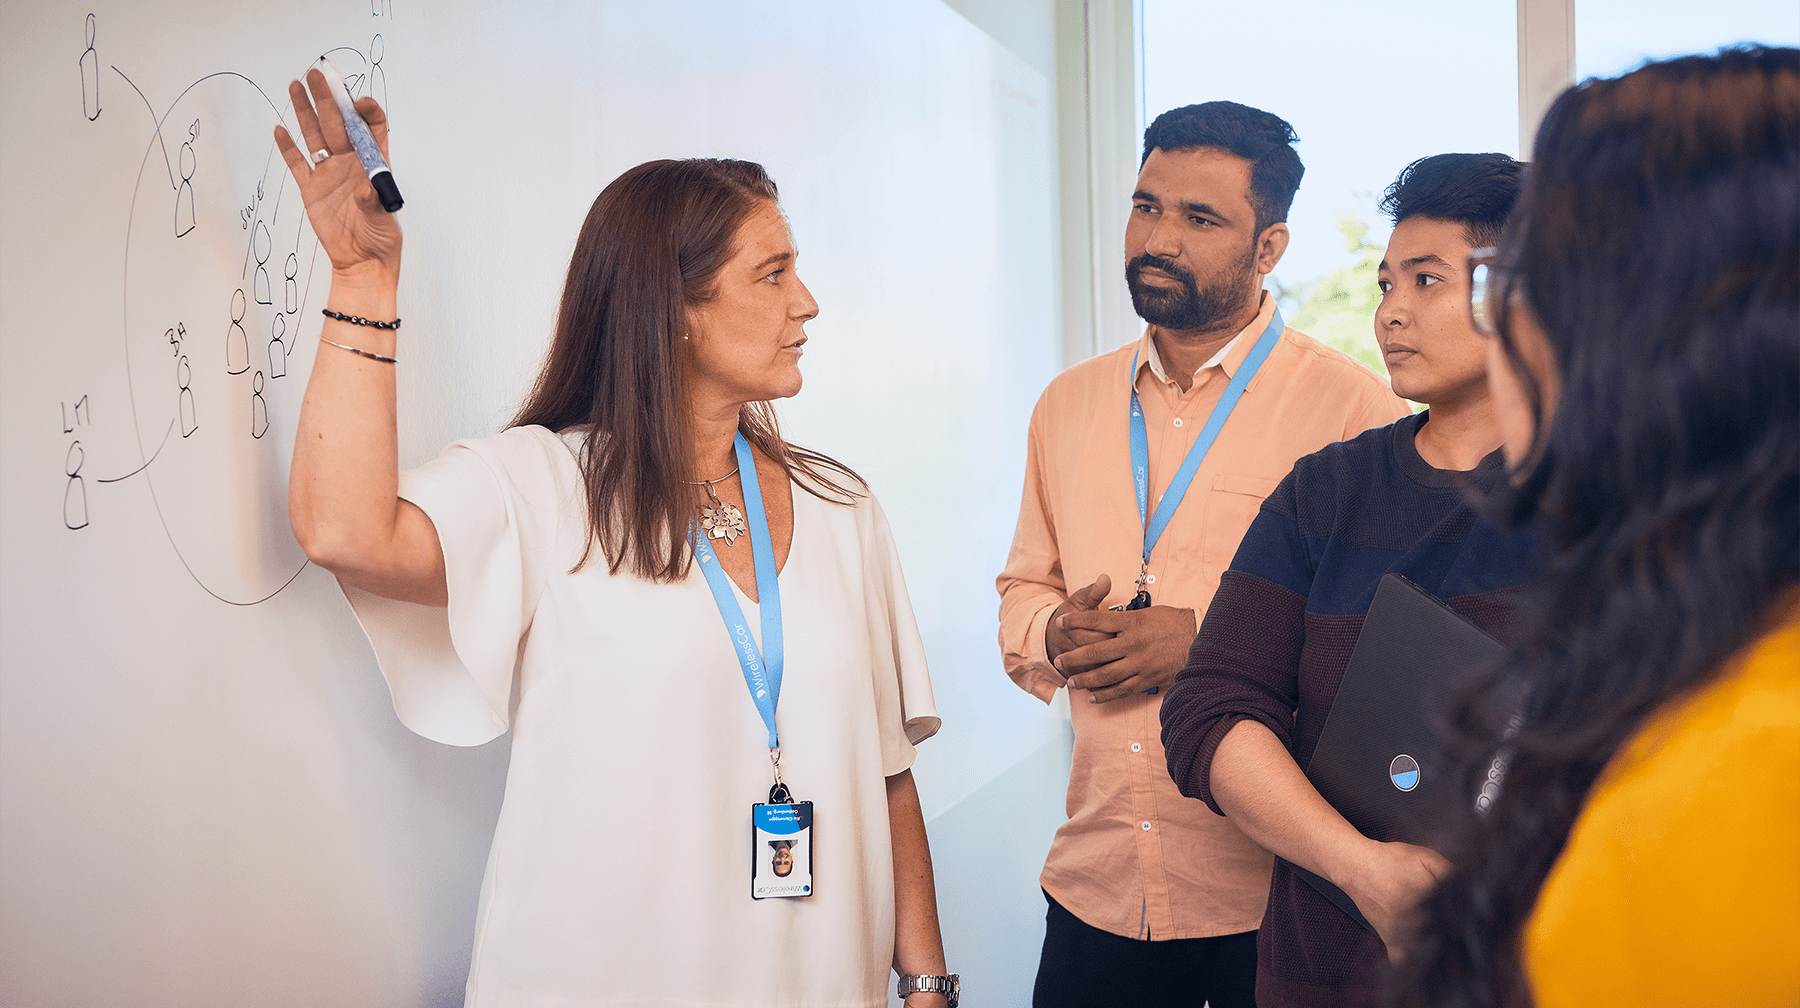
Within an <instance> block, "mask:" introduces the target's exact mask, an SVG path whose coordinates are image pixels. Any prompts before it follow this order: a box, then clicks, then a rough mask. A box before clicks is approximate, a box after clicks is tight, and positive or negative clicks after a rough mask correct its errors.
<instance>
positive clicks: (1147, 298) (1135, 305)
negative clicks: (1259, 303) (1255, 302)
mask: <svg viewBox="0 0 1800 1008" xmlns="http://www.w3.org/2000/svg"><path fill="white" fill-rule="evenodd" d="M1144 269H1154V270H1157V271H1159V272H1161V273H1166V274H1168V275H1169V276H1170V277H1172V278H1174V279H1175V280H1177V281H1179V282H1180V284H1181V288H1180V289H1179V290H1170V289H1169V288H1167V287H1154V286H1151V285H1150V284H1147V283H1144V282H1143V280H1142V279H1140V278H1139V276H1138V274H1139V272H1140V271H1142V270H1144ZM1255 272H1256V246H1254V245H1252V246H1251V247H1250V248H1249V249H1248V251H1247V253H1246V254H1245V256H1244V258H1243V260H1242V261H1240V262H1237V263H1233V264H1232V265H1231V266H1228V267H1226V268H1225V269H1224V270H1223V271H1221V272H1219V273H1217V274H1214V275H1213V276H1212V277H1211V278H1210V280H1211V282H1210V283H1208V284H1207V285H1206V287H1205V288H1201V287H1200V285H1199V283H1198V281H1196V280H1195V279H1194V274H1192V273H1189V272H1188V271H1187V270H1185V269H1182V268H1181V267H1180V266H1178V265H1176V264H1175V263H1174V262H1173V261H1171V260H1168V259H1164V258H1163V257H1161V256H1156V255H1151V254H1149V253H1148V252H1146V253H1144V254H1143V255H1140V256H1138V257H1137V258H1135V259H1133V260H1131V261H1130V262H1128V263H1126V264H1125V286H1126V287H1128V288H1130V290H1131V307H1132V309H1133V310H1134V311H1136V312H1137V314H1138V317H1139V318H1141V319H1143V320H1144V321H1145V322H1148V323H1150V324H1151V325H1154V326H1161V327H1162V328H1164V329H1175V330H1194V329H1199V330H1202V331H1205V330H1210V329H1214V328H1216V327H1218V326H1219V325H1220V324H1221V323H1224V322H1229V321H1230V320H1231V317H1232V316H1233V315H1236V314H1238V313H1239V312H1241V311H1243V309H1244V291H1245V290H1246V289H1247V288H1248V287H1249V286H1250V278H1251V276H1252V275H1254V273H1255Z"/></svg>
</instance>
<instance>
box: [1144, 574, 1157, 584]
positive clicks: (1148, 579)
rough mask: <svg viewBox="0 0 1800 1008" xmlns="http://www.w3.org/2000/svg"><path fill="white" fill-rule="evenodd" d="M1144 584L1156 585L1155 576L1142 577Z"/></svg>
mask: <svg viewBox="0 0 1800 1008" xmlns="http://www.w3.org/2000/svg"><path fill="white" fill-rule="evenodd" d="M1144 583H1145V584H1155V583H1156V575H1155V574H1146V575H1144Z"/></svg>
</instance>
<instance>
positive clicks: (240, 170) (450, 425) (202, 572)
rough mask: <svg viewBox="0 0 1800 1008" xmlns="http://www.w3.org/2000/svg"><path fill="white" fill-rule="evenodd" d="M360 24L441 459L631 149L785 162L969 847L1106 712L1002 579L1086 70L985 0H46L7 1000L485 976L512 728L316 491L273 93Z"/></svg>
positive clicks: (13, 417) (318, 269) (403, 983)
mask: <svg viewBox="0 0 1800 1008" xmlns="http://www.w3.org/2000/svg"><path fill="white" fill-rule="evenodd" d="M321 53H327V54H329V55H330V56H331V59H332V61H333V63H334V64H335V65H337V66H338V67H339V69H340V70H342V71H344V72H345V74H346V75H347V76H348V77H349V78H350V79H351V83H352V86H353V89H354V90H355V91H356V92H357V93H358V94H365V93H369V94H374V95H375V96H376V97H377V98H380V99H381V100H382V101H383V102H384V103H386V104H387V106H388V108H389V110H390V114H391V116H392V117H393V120H394V131H393V134H392V144H391V147H392V154H393V159H392V160H393V164H394V171H395V176H396V178H397V180H398V182H399V185H400V188H401V190H402V192H403V193H404V194H405V196H406V200H407V205H406V208H405V209H404V210H402V211H401V220H402V222H403V226H404V227H405V229H406V234H407V246H406V265H405V276H404V278H403V280H402V289H401V299H400V314H401V316H402V318H404V320H405V328H404V330H403V331H402V336H401V341H400V351H399V356H400V358H401V363H400V365H399V376H400V411H401V418H402V419H401V451H402V463H403V464H405V465H416V464H418V463H420V462H423V461H425V460H426V459H429V458H430V457H432V456H433V455H434V454H436V452H437V451H438V449H439V448H440V447H441V446H442V445H443V444H445V443H446V442H448V441H450V440H453V439H455V438H459V437H466V436H476V435H482V434H487V433H491V432H493V431H495V430H497V429H499V428H500V427H502V426H503V425H504V424H505V422H506V420H507V419H508V417H509V416H510V414H511V412H512V411H513V410H514V409H515V408H516V406H517V404H518V402H519V400H520V398H521V396H522V395H523V393H524V391H525V389H526V387H527V385H528V383H529V381H530V380H531V378H532V376H533V374H534V371H535V368H536V365H537V362H538V360H539V358H540V356H541V354H542V352H543V349H544V346H545V343H546V340H547V337H548V333H549V331H550V327H551V322H552V316H553V312H554V308H555V303H556V298H557V295H558V292H559V290H560V285H561V281H562V275H563V271H564V269H565V266H566V260H567V256H568V254H569V251H570V249H571V248H572V246H573V242H574V237H575V234H576V231H577V229H578V227H579V225H580V222H581V219H582V216H583V215H584V214H585V212H586V208H587V205H588V203H589V202H590V201H591V200H592V198H593V197H594V195H595V194H596V193H597V192H598V191H599V189H600V188H601V186H603V185H604V184H605V183H606V182H607V181H608V180H610V179H611V178H612V177H614V176H615V175H617V174H618V173H619V172H620V171H622V170H624V169H625V168H627V167H629V166H631V165H633V164H636V163H638V162H640V161H643V160H647V159H650V158H654V157H670V156H729V157H743V158H749V159H752V160H758V161H761V162H763V163H764V164H765V165H767V166H768V168H769V170H770V172H771V173H772V174H773V175H774V177H775V179H776V180H777V182H778V183H779V184H780V186H781V187H782V191H783V196H784V201H783V202H784V206H785V209H786V210H787V212H788V214H789V216H790V218H791V220H792V222H793V226H794V231H795V235H796V239H797V241H798V245H799V248H800V252H801V259H800V264H799V268H800V271H801V275H802V276H803V277H804V278H805V279H806V280H807V282H808V284H809V286H810V287H811V288H812V290H813V292H814V294H815V296H816V297H817V299H818V300H819V302H820V304H821V315H820V317H819V318H818V319H817V320H816V321H815V322H813V323H811V324H810V325H809V327H808V328H809V333H810V334H811V336H812V341H811V342H810V343H809V344H808V347H807V362H806V378H807V388H806V390H805V391H804V392H803V393H802V394H801V396H800V397H799V398H798V399H796V400H793V401H792V402H791V403H785V404H783V415H784V417H785V418H786V422H787V425H788V431H789V434H790V436H791V437H793V438H794V439H795V440H796V441H798V442H800V443H804V444H807V445H809V446H812V447H816V448H819V449H821V450H824V451H827V452H829V453H831V454H833V455H835V456H837V457H839V458H841V459H843V460H844V461H846V462H848V463H849V464H850V465H852V466H853V467H855V468H857V469H858V470H859V471H860V472H862V473H863V475H865V476H866V477H867V478H868V479H869V481H870V483H871V484H872V485H873V487H874V488H875V490H876V492H877V493H878V494H879V495H880V496H881V498H882V500H883V504H884V506H885V508H886V510H887V511H888V513H889V515H890V518H891V519H892V521H893V524H894V528H895V533H896V537H897V539H898V541H899V543H900V547H901V551H902V556H903V560H904V562H905V564H906V570H907V574H908V577H909V582H910V584H911V586H912V592H913V597H914V602H915V605H916V607H917V609H918V611H919V614H920V619H921V626H922V629H923V631H924V633H925V637H926V642H927V647H928V650H929V652H930V654H931V658H932V662H933V671H934V678H935V679H936V681H937V684H938V699H939V707H940V710H942V711H943V712H944V714H945V718H946V728H945V731H944V733H943V735H942V737H941V738H940V739H936V740H933V742H931V743H929V744H928V745H926V746H925V747H924V748H923V749H922V751H921V760H920V764H919V766H918V768H917V775H918V777H919V780H920V790H921V792H922V793H923V796H924V801H925V804H926V808H927V813H928V816H929V817H931V818H932V819H934V820H936V819H939V818H942V819H943V820H944V821H945V822H946V823H951V822H965V821H966V822H968V823H970V824H971V825H969V826H967V827H964V828H962V829H961V832H956V833H953V834H951V835H947V836H936V835H934V842H935V844H936V846H937V853H938V859H939V863H940V865H941V866H953V865H954V864H955V863H956V859H957V857H958V856H959V851H962V850H968V849H973V848H974V847H976V846H978V845H979V844H980V843H981V842H982V832H983V831H984V830H986V829H987V828H988V825H987V823H986V821H985V820H984V819H983V818H982V817H981V816H980V815H969V814H963V815H959V816H954V817H953V816H949V815H947V813H949V812H950V811H952V810H954V809H956V807H957V806H958V804H959V802H962V801H964V800H973V799H972V798H971V796H972V795H974V794H975V792H976V791H977V790H978V789H980V788H982V787H983V786H984V785H988V784H989V783H990V782H992V781H995V780H997V779H999V778H1000V775H1001V774H1003V773H1004V772H1006V771H1007V770H1008V769H1009V768H1013V767H1015V765H1020V761H1021V760H1024V759H1025V758H1026V757H1028V756H1030V755H1031V754H1033V753H1037V752H1039V750H1040V749H1041V748H1042V746H1043V745H1044V744H1045V742H1046V740H1053V739H1055V738H1057V737H1059V736H1057V735H1056V732H1057V731H1058V728H1057V726H1056V725H1055V724H1054V722H1053V720H1052V719H1049V718H1047V717H1046V716H1045V715H1044V714H1043V712H1042V711H1041V710H1039V709H1037V705H1036V704H1035V703H1034V702H1029V701H1022V700H1021V696H1022V695H1021V694H1019V693H1018V691H1017V690H1016V689H1015V688H1014V687H1012V686H1011V685H1010V684H1008V683H1006V682H1005V678H1004V676H1003V675H1002V674H1001V673H1000V670H999V663H998V660H997V655H996V653H995V649H994V643H993V634H994V623H993V618H994V617H993V614H994V610H995V604H996V599H995V597H994V595H993V589H992V577H993V575H994V573H996V572H997V571H998V569H999V567H1000V565H1001V564H1002V562H1003V560H1004V555H1005V549H1006V543H1007V541H1008V539H1009V537H1010V533H1011V528H1012V521H1013V516H1014V514H1015V513H1016V506H1017V494H1018V486H1019V473H1020V468H1021V466H1022V460H1023V442H1024V438H1023V432H1024V427H1025V422H1026V419H1027V416H1028V413H1029V408H1030V404H1031V402H1032V400H1033V399H1034V398H1035V396H1036V394H1037V392H1038V391H1039V389H1041V388H1042V386H1043V384H1044V383H1045V381H1047V380H1048V378H1049V377H1050V376H1051V375H1052V373H1053V372H1054V370H1055V368H1056V367H1057V363H1058V359H1059V351H1058V348H1059V346H1060V337H1059V335H1058V332H1059V328H1058V326H1059V323H1058V319H1057V318H1056V315H1055V306H1056V304H1057V302H1058V297H1057V291H1056V286H1055V262H1056V240H1057V239H1056V233H1055V224H1054V222H1055V220H1056V210H1055V196H1054V182H1055V180H1054V171H1053V167H1052V166H1053V147H1052V141H1053V138H1052V128H1051V124H1052V113H1053V109H1052V105H1051V96H1052V94H1053V91H1054V88H1053V84H1052V82H1051V81H1049V80H1048V79H1047V78H1045V77H1044V76H1043V75H1042V74H1041V73H1039V72H1038V71H1036V70H1034V69H1032V68H1031V67H1029V66H1027V65H1026V64H1025V63H1023V62H1021V61H1020V60H1018V59H1017V58H1015V57H1014V56H1012V54H1010V53H1009V52H1008V51H1007V50H1006V49H1004V48H1003V47H1001V46H999V45H996V44H995V43H994V42H993V41H992V40H991V39H989V38H988V37H987V36H986V35H984V34H983V33H982V32H980V31H979V30H977V29H975V28H974V27H972V26H971V25H970V24H969V23H968V22H966V21H964V20H963V19H962V18H961V17H959V16H958V15H957V14H956V13H955V12H953V11H952V10H950V9H949V8H948V7H946V6H944V5H943V4H942V3H939V2H938V0H882V2H879V3H870V4H857V5H846V4H832V3H825V2H797V3H784V4H778V5H761V6H755V7H750V6H745V5H735V4H723V3H675V4H659V5H655V6H654V9H652V5H646V4H638V3H629V2H601V3H589V4H554V3H529V2H519V3H486V2H474V0H446V2H435V3H431V4H421V3H414V2H411V0H302V2H298V3H286V4H260V3H254V2H252V3H243V2H224V0H183V2H179V3H178V2H172V0H170V2H160V0H147V2H146V0H89V2H87V3H81V4H76V3H67V2H62V0H40V2H34V3H31V4H7V5H6V6H5V8H4V9H3V10H0V55H3V57H4V63H3V65H0V75H3V78H0V79H3V80H4V84H5V88H6V95H7V99H6V101H5V102H3V103H0V126H3V127H4V128H3V129H0V136H5V137H7V138H9V139H8V142H7V143H6V144H5V145H4V146H3V147H0V343H3V346H4V349H5V357H6V360H7V363H8V367H6V368H5V369H4V377H3V378H0V383H3V384H0V391H3V395H0V475H3V477H4V478H3V480H0V620H3V621H4V628H3V629H4V632H3V635H0V1000H4V1002H5V1003H6V1004H7V1005H8V1006H9V1008H23V1006H32V1005H48V1004H59V1005H60V1004H105V1005H109V1006H119V1008H129V1006H136V1005H144V1006H149V1005H170V1004H180V1005H183V1006H214V1005H216V1006H221V1008H224V1006H233V1008H235V1006H240V1005H244V1004H258V1005H275V1006H280V1005H295V1006H302V1005H304V1006H308V1008H314V1006H318V1005H333V1006H360V1005H455V1004H460V1001H461V987H462V982H463V976H464V972H465V970H466V968H467V964H468V958H469V942H470V937H471V928H472V922H473V915H474V903H475V899H476V887H477V885H478V882H479V879H480V874H481V868H482V863H483V859H484V858H485V853H486V847H487V842H488V839H489V835H490V833H491V829H492V825H493V821H494V817H495V815H496V814H497V810H498V804H499V801H500V798H501V790H502V787H503V781H504V771H505V761H506V757H507V750H506V744H505V742H504V740H502V741H500V742H496V743H493V744H490V745H488V746H484V747H479V748H475V749H468V750H459V749H454V748H450V747H445V746H440V745H436V744H433V743H429V742H426V741H424V740H421V739H419V738H416V737H414V736H412V735H410V734H409V733H407V732H406V731H405V730H404V729H402V728H401V727H400V726H399V724H398V723H397V722H396V721H395V719H394V717H393V713H392V710H391V706H390V704H389V702H388V699H387V696H386V692H385V689H384V687H383V685H382V683H381V680H380V676H379V673H378V672H377V671H376V669H375V668H374V664H373V660H372V658H371V657H370V654H369V651H368V645H367V643H366V641H365V639H364V638H363V637H362V634H361V632H360V630H359V629H358V628H357V626H356V624H355V622H354V620H353V619H351V617H350V616H349V614H348V610H347V608H346V607H345V605H344V603H343V600H342V598H341V596H340V595H339V594H338V592H337V590H336V587H335V585H334V584H333V583H332V581H331V579H330V577H329V576H327V575H325V574H323V573H322V572H321V571H319V570H318V569H317V568H314V567H311V566H309V565H308V564H307V563H306V562H305V560H304V557H303V556H302V555H301V554H300V551H299V550H298V548H297V546H296V545H295V544H294V542H293V539H292V536H291V534H290V533H289V532H288V529H287V520H286V508H285V497H286V481H287V461H288V457H289V454H290V453H291V450H292V443H293V432H294V424H295V419H296V414H297V411H298V407H299V401H300V396H301V392H302V390H303V388H304V383H305V381H306V376H307V374H308V372H309V370H310V367H311V363H312V359H313V354H314V352H315V348H316V346H317V343H316V340H317V337H318V335H319V327H320V317H319V308H320V307H321V306H322V305H323V303H324V297H325V288H326V285H327V284H326V274H327V263H326V262H325V260H324V258H323V256H321V255H320V254H319V252H318V249H317V245H316V242H315V240H314V239H313V237H312V234H311V231H310V229H309V228H308V227H307V226H306V224H305V222H304V216H303V213H302V210H301V207H300V204H299V201H298V199H297V197H296V194H295V191H294V187H293V184H292V183H291V181H290V180H289V179H288V177H287V172H286V170H285V166H284V165H283V164H282V162H281V160H280V158H279V156H278V155H277V154H276V152H275V148H274V145H273V143H272V141H271V139H270V132H271V130H272V128H273V127H274V125H275V124H276V123H279V122H285V121H287V120H288V118H289V117H290V115H291V113H290V112H289V111H288V110H287V108H286V102H285V94H284V92H285V85H286V82H287V80H288V79H289V78H290V77H292V76H295V75H297V74H299V73H300V72H301V71H302V70H304V68H305V67H306V66H307V64H308V63H309V62H310V61H311V60H312V59H313V58H314V57H316V56H318V55H319V54H321ZM1034 765H1035V764H1034ZM1049 776H1052V777H1053V776H1054V770H1052V772H1051V773H1050V774H1049ZM1009 786H1011V785H1009ZM964 811H965V813H967V812H968V810H966V809H965V810H964ZM946 829H949V827H948V826H947V827H946ZM1044 840H1045V841H1046V842H1047V840H1048V837H1047V835H1046V836H1045V837H1044ZM1040 853H1041V849H1040ZM1020 860H1021V861H1022V862H1025V863H1023V864H1022V866H1021V878H1022V879H1024V880H1025V881H1024V882H1023V883H1022V884H1023V885H1025V886H1029V884H1030V883H1029V879H1030V878H1031V877H1032V876H1033V875H1035V871H1036V865H1035V864H1031V863H1028V862H1029V859H1028V858H1025V859H1020ZM942 870H944V869H941V871H942ZM985 895H986V894H983V893H980V892H967V891H959V892H957V893H954V894H952V893H948V892H946V894H945V896H946V911H945V912H946V918H947V922H946V925H947V929H948V930H949V932H950V935H951V940H952V942H953V948H952V959H953V961H956V956H957V949H956V948H955V947H954V943H955V942H956V941H957V940H958V939H957V938H956V926H955V924H954V922H953V921H952V920H950V919H949V918H953V917H955V916H956V915H957V907H958V905H959V902H958V901H963V902H966V903H968V904H971V905H974V904H979V903H981V902H982V901H983V900H984V899H985ZM1026 895H1027V897H1035V895H1036V894H1035V893H1032V892H1030V891H1029V890H1028V889H1027V890H1026ZM1021 923H1022V925H1025V926H1026V927H1027V930H1026V931H1022V932H1021V933H1026V934H1028V926H1029V924H1030V923H1031V922H1029V921H1026V922H1021ZM984 941H986V942H988V943H989V944H991V941H992V940H991V939H984ZM1023 944H1026V945H1029V944H1030V940H1029V939H1027V940H1025V941H1024V942H1023ZM1001 954H1005V955H1012V956H1014V957H1015V958H1016V957H1017V955H1018V954H1019V950H1018V949H1017V948H1013V949H1010V950H1005V951H1004V953H1002V952H995V951H992V950H990V949H988V948H987V945H985V944H984V945H983V946H982V948H981V949H974V948H971V949H970V950H969V951H968V952H967V954H966V955H965V957H964V959H963V960H962V962H961V968H962V970H963V972H964V974H965V977H969V976H970V975H971V974H973V975H976V976H979V975H980V973H981V970H982V968H983V967H982V965H981V963H982V962H983V961H985V960H984V959H983V957H984V956H990V955H1001ZM965 982H967V981H965ZM993 993H995V994H996V995H998V994H999V993H1000V992H998V991H995V992H993ZM1021 996H1023V995H1022V994H1021ZM996 1003H998V1002H996Z"/></svg>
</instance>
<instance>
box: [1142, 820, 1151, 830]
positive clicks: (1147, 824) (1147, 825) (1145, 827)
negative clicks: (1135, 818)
mask: <svg viewBox="0 0 1800 1008" xmlns="http://www.w3.org/2000/svg"><path fill="white" fill-rule="evenodd" d="M1143 827H1144V832H1145V833H1148V832H1150V820H1148V819H1145V820H1144V822H1143Z"/></svg>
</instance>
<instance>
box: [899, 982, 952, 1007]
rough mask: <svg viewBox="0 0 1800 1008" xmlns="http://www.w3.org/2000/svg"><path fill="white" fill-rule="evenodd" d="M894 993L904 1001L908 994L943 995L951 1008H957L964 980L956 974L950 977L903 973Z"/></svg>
mask: <svg viewBox="0 0 1800 1008" xmlns="http://www.w3.org/2000/svg"><path fill="white" fill-rule="evenodd" d="M894 993H895V994H896V995H897V996H898V997H899V998H900V1000H902V1001H904V1000H906V996H907V995H908V994H942V995H944V998H945V999H946V1000H948V1001H949V1002H950V1008H956V1002H957V999H958V998H960V997H961V996H962V980H961V978H960V977H958V976H957V974H955V973H952V974H950V975H949V976H924V975H914V974H911V973H902V974H900V981H899V982H898V983H896V984H895V985H894Z"/></svg>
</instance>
